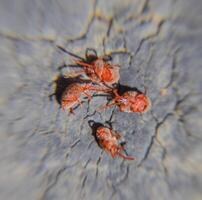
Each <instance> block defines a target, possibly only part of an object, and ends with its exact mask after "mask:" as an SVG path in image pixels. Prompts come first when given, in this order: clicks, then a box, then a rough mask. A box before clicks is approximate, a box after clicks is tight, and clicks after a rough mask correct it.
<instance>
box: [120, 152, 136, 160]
mask: <svg viewBox="0 0 202 200" xmlns="http://www.w3.org/2000/svg"><path fill="white" fill-rule="evenodd" d="M117 154H118V155H119V156H120V157H122V158H123V159H124V160H134V159H135V158H134V157H132V156H125V155H123V154H122V153H120V152H118V153H117Z"/></svg>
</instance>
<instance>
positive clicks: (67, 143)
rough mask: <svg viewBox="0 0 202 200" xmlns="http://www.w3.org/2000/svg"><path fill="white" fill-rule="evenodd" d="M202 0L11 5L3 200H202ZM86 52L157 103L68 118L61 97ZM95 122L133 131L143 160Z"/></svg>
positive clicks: (0, 119) (6, 6)
mask: <svg viewBox="0 0 202 200" xmlns="http://www.w3.org/2000/svg"><path fill="white" fill-rule="evenodd" d="M201 10H202V1H201V0H192V1H189V0H124V1H123V0H111V1H109V0H95V1H93V0H92V1H91V0H85V1H83V0H55V1H53V0H51V1H50V0H16V1H12V0H1V1H0V69H1V75H0V88H1V97H0V138H1V139H0V152H1V153H0V199H1V200H19V199H20V200H25V199H26V200H63V199H64V200H65V199H74V200H77V199H88V200H90V199H96V200H99V199H100V200H101V199H106V200H107V199H110V200H111V199H114V200H116V199H117V200H118V199H124V200H133V199H135V200H157V199H159V200H170V199H173V200H182V199H183V200H201V199H202V155H201V154H202V132H201V130H202V95H201V90H202V78H201V77H202V28H201V27H202V14H201ZM57 45H60V46H63V47H64V48H66V49H68V50H70V51H71V52H73V53H75V54H77V55H79V56H82V57H83V56H85V49H86V48H94V49H96V51H97V52H98V55H103V54H107V55H111V56H112V57H113V63H119V64H120V65H121V68H120V73H121V80H120V82H121V84H123V85H126V86H129V87H137V88H138V89H139V90H140V91H144V90H145V88H146V92H147V95H148V96H149V97H150V98H151V100H152V109H151V110H150V111H149V112H148V113H146V114H144V115H139V114H134V113H129V114H128V113H121V112H119V111H118V109H117V108H110V109H108V110H106V111H103V112H95V109H96V108H97V106H98V105H99V104H103V103H106V97H103V96H97V97H95V98H93V100H92V101H91V102H90V103H89V102H86V103H84V104H83V106H82V107H79V108H78V109H76V110H75V115H70V114H69V113H65V112H64V111H63V110H62V109H61V106H60V104H59V103H58V101H57V97H56V96H55V95H53V94H54V93H55V89H56V88H57V87H58V85H57V84H58V82H57V81H56V80H58V77H59V76H62V75H64V74H68V73H69V72H70V71H71V70H73V69H72V68H71V67H66V68H62V67H61V66H62V65H64V64H66V65H68V64H71V63H72V58H71V57H70V56H68V55H66V54H64V53H63V52H61V51H60V50H59V49H58V48H57ZM89 120H94V121H95V122H99V123H103V124H106V123H107V122H108V121H110V122H111V123H112V126H113V129H115V130H117V131H119V132H120V133H122V134H123V136H124V138H125V141H126V142H127V144H126V147H127V152H128V154H129V155H132V156H135V157H136V160H135V161H124V160H123V159H121V158H116V159H112V158H111V157H110V156H109V155H108V154H106V153H105V152H104V151H103V150H102V149H100V148H99V146H98V145H97V143H96V142H95V139H94V137H93V135H92V129H91V127H90V126H89Z"/></svg>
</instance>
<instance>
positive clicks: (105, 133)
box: [96, 126, 134, 160]
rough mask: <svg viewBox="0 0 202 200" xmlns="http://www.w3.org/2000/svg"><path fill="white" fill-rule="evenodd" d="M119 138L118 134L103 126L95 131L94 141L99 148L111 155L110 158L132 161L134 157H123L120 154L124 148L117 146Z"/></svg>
mask: <svg viewBox="0 0 202 200" xmlns="http://www.w3.org/2000/svg"><path fill="white" fill-rule="evenodd" d="M121 137H122V136H121V135H120V134H119V133H117V132H115V131H113V130H112V129H110V128H107V127H105V126H101V127H99V128H98V129H97V131H96V139H97V142H98V144H99V146H100V147H101V148H102V149H104V150H105V151H106V152H107V153H109V154H111V156H112V158H115V157H116V156H119V157H122V158H123V159H125V160H134V157H131V156H125V155H123V154H122V153H121V152H122V151H124V150H125V148H124V146H122V145H120V144H119V140H120V139H121Z"/></svg>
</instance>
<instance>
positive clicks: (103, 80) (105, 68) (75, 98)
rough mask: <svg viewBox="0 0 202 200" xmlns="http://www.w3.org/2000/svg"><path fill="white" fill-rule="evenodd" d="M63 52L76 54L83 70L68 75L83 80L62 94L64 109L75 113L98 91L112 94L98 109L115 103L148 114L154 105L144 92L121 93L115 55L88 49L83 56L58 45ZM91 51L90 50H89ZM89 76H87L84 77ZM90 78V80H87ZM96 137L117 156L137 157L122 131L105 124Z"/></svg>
mask: <svg viewBox="0 0 202 200" xmlns="http://www.w3.org/2000/svg"><path fill="white" fill-rule="evenodd" d="M58 48H59V49H60V50H62V51H63V52H65V53H67V54H69V55H71V56H74V57H75V58H76V59H74V60H73V65H76V66H78V67H80V68H81V69H82V70H80V71H75V72H73V73H70V74H68V75H67V76H66V77H65V78H70V77H71V78H75V77H79V80H81V81H80V82H73V83H71V84H69V85H68V86H67V87H66V88H65V89H64V91H63V93H62V96H61V106H62V109H63V110H64V111H67V110H68V111H69V112H70V113H73V114H74V109H75V108H76V107H78V106H80V105H81V104H82V103H83V102H82V99H83V98H84V97H87V98H88V100H89V101H91V100H92V98H93V97H94V94H95V93H99V94H106V95H108V96H110V97H111V98H110V99H111V102H110V103H109V102H108V103H107V104H106V105H101V106H100V107H99V108H98V110H99V111H102V110H104V109H107V108H109V107H112V106H117V107H118V109H119V111H120V112H127V113H131V112H132V113H145V112H146V111H148V110H149V109H150V107H151V102H150V99H149V98H148V97H147V96H146V95H145V94H143V93H142V92H140V91H137V90H136V91H134V90H128V91H125V92H123V93H122V94H120V91H119V87H118V85H119V79H120V73H119V70H120V66H119V65H114V64H112V63H111V60H112V58H111V56H106V55H105V56H102V57H98V56H97V53H96V51H95V50H93V49H87V50H86V58H85V59H84V58H81V57H79V56H77V55H75V54H73V53H71V52H69V51H67V50H66V49H64V48H63V47H60V46H58ZM89 52H90V53H89ZM83 75H85V77H87V78H85V79H82V76H83ZM86 80H88V82H86ZM94 135H95V138H96V141H97V143H98V145H99V146H100V147H101V148H102V149H103V150H105V151H106V152H108V153H109V154H110V155H111V156H112V157H113V158H114V157H116V156H120V157H122V158H123V159H126V160H134V157H131V156H128V155H124V154H123V151H125V152H126V150H125V147H124V144H121V142H120V139H121V138H122V136H121V134H119V133H118V132H116V131H114V130H113V129H112V128H109V127H107V126H104V125H99V126H98V127H97V128H96V130H95V134H94Z"/></svg>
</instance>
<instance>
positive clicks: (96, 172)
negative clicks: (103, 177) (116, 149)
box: [95, 150, 103, 179]
mask: <svg viewBox="0 0 202 200" xmlns="http://www.w3.org/2000/svg"><path fill="white" fill-rule="evenodd" d="M102 154H103V150H102V151H101V153H100V156H99V158H98V160H97V162H96V171H95V177H96V179H97V178H98V168H99V164H100V162H101V159H102Z"/></svg>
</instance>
